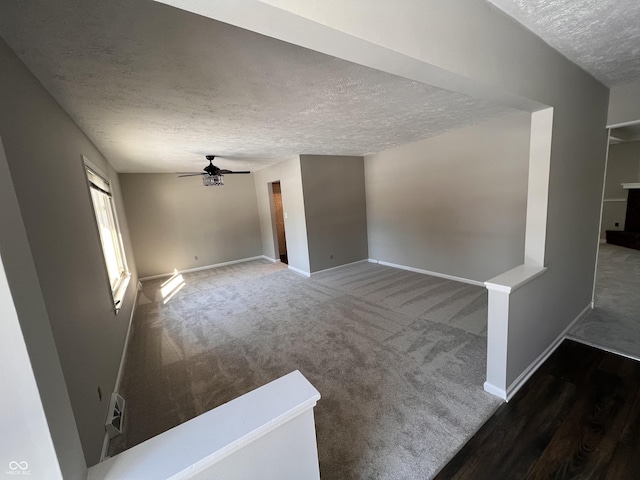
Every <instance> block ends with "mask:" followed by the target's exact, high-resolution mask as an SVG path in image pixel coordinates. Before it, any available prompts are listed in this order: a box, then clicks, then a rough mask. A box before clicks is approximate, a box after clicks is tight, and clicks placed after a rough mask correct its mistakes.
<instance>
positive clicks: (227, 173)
mask: <svg viewBox="0 0 640 480" xmlns="http://www.w3.org/2000/svg"><path fill="white" fill-rule="evenodd" d="M220 173H222V174H223V175H233V174H234V173H251V172H250V171H249V170H243V171H241V172H232V171H231V170H220Z"/></svg>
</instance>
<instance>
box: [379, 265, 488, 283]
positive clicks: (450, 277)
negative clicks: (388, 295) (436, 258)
mask: <svg viewBox="0 0 640 480" xmlns="http://www.w3.org/2000/svg"><path fill="white" fill-rule="evenodd" d="M369 261H371V260H369ZM371 263H379V264H380V265H384V266H385V267H393V268H398V269H400V270H408V271H410V272H415V273H422V274H423V275H431V276H432V277H440V278H446V279H447V280H453V281H454V282H461V283H468V284H469V285H476V286H477V287H484V282H479V281H477V280H471V279H469V278H462V277H456V276H455V275H448V274H446V273H438V272H431V271H429V270H423V269H421V268H415V267H408V266H406V265H398V264H397V263H391V262H384V261H382V260H377V261H373V262H371Z"/></svg>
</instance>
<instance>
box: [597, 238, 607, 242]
mask: <svg viewBox="0 0 640 480" xmlns="http://www.w3.org/2000/svg"><path fill="white" fill-rule="evenodd" d="M598 243H607V239H606V238H601V239H600V241H599V242H598Z"/></svg>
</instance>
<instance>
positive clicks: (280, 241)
mask: <svg viewBox="0 0 640 480" xmlns="http://www.w3.org/2000/svg"><path fill="white" fill-rule="evenodd" d="M271 192H272V194H273V217H274V218H273V220H274V223H275V233H276V235H275V240H276V245H275V247H276V255H277V256H278V257H279V258H280V261H281V262H282V263H286V264H288V263H289V259H288V257H287V235H286V233H285V229H284V217H285V213H284V210H283V208H282V189H281V186H280V182H273V183H272V184H271Z"/></svg>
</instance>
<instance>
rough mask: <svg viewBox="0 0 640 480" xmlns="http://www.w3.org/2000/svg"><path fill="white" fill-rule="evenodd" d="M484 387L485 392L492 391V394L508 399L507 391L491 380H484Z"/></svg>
mask: <svg viewBox="0 0 640 480" xmlns="http://www.w3.org/2000/svg"><path fill="white" fill-rule="evenodd" d="M483 387H484V391H485V392H487V393H490V394H491V395H494V396H496V397H498V398H501V399H503V400H506V398H507V392H505V391H504V390H503V389H502V388H498V387H496V386H495V385H494V384H492V383H489V382H484V385H483Z"/></svg>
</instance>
